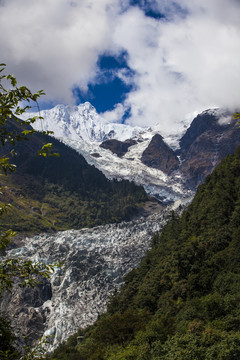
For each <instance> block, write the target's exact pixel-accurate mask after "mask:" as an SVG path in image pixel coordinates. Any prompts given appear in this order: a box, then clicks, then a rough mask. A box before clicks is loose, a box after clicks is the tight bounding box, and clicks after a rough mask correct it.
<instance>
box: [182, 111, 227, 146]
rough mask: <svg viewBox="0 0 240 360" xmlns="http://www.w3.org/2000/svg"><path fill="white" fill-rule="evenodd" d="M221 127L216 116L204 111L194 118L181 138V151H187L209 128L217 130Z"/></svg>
mask: <svg viewBox="0 0 240 360" xmlns="http://www.w3.org/2000/svg"><path fill="white" fill-rule="evenodd" d="M220 127H221V125H219V124H218V123H217V119H216V116H214V115H213V114H208V113H203V114H200V115H198V116H197V117H195V119H193V121H192V123H191V125H190V127H189V128H188V129H187V131H186V133H185V134H184V135H183V137H182V138H181V140H180V147H181V152H184V151H187V150H188V149H189V147H190V146H191V145H192V143H194V141H195V140H196V139H197V138H198V137H199V136H200V135H201V134H203V133H205V132H207V131H208V130H213V129H215V130H217V129H219V128H220Z"/></svg>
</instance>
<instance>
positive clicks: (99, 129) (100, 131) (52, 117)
mask: <svg viewBox="0 0 240 360" xmlns="http://www.w3.org/2000/svg"><path fill="white" fill-rule="evenodd" d="M27 115H28V116H32V115H33V116H34V115H35V114H33V113H30V114H29V113H28V114H27ZM41 116H42V117H43V118H44V120H43V121H42V122H41V121H40V120H38V121H37V122H36V123H35V124H34V127H35V129H37V130H42V127H43V130H51V131H54V136H55V137H56V138H67V139H69V140H75V141H81V140H84V141H86V142H90V143H91V142H103V141H104V140H107V139H112V138H114V139H117V140H121V141H124V140H126V139H128V138H131V137H133V136H135V135H137V134H138V133H139V132H140V131H142V128H140V127H132V126H129V125H125V124H115V123H109V122H108V121H106V120H105V119H103V118H102V117H101V116H100V115H99V114H98V113H97V111H96V109H95V108H94V107H93V106H92V105H91V104H90V103H89V102H85V103H83V104H79V105H77V106H71V105H56V106H55V107H54V108H52V109H49V110H43V111H41Z"/></svg>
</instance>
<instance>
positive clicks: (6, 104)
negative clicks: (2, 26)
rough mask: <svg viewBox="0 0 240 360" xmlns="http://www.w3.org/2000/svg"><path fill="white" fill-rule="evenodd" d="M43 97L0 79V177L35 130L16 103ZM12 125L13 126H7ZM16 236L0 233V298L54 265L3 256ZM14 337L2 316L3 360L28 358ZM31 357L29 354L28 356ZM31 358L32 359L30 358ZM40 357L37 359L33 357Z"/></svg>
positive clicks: (4, 207)
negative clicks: (18, 347) (20, 116)
mask: <svg viewBox="0 0 240 360" xmlns="http://www.w3.org/2000/svg"><path fill="white" fill-rule="evenodd" d="M4 70H5V64H0V73H2V74H3V72H4ZM42 94H43V92H42V91H39V92H37V93H35V94H33V93H32V92H31V91H30V90H29V89H28V88H27V87H26V86H21V87H18V86H17V80H16V78H15V77H14V76H12V75H4V74H3V75H1V76H0V144H1V157H0V176H1V177H3V176H6V175H8V174H9V173H12V172H14V171H15V169H16V165H15V164H11V163H10V159H11V158H12V157H13V156H15V155H16V147H17V143H18V142H19V141H22V140H27V139H28V136H29V135H33V134H34V133H35V131H34V130H33V129H32V128H29V125H30V124H31V123H33V122H34V121H35V120H36V118H37V117H35V118H29V119H28V120H26V121H22V120H19V119H18V117H17V116H19V115H21V114H23V113H24V112H25V111H26V110H27V109H29V108H30V106H25V107H21V106H20V105H19V104H22V103H23V102H28V103H29V102H31V101H34V102H36V103H37V99H38V98H39V96H41V95H42ZM9 124H14V125H15V126H14V127H12V126H9ZM50 148H51V146H50V145H49V144H47V145H46V146H45V147H44V145H43V146H42V148H40V152H41V151H42V155H44V154H45V153H46V151H47V152H49V149H50ZM4 191H5V189H4V188H3V187H1V193H0V195H2V196H3V193H4ZM11 207H12V205H11V204H10V203H5V202H4V201H2V202H1V206H0V216H1V217H3V216H4V215H5V214H6V213H8V211H9V209H11ZM15 235H16V232H15V231H12V230H11V229H9V228H8V227H5V231H2V232H1V233H0V297H2V296H3V294H4V291H11V289H12V287H13V285H14V284H17V285H18V286H20V287H24V286H35V285H36V284H37V283H39V279H41V278H42V277H49V276H50V274H51V272H52V271H53V270H54V266H51V265H50V266H48V265H43V264H40V263H33V262H31V261H26V260H22V259H20V258H9V257H5V250H6V248H7V246H8V245H9V243H10V242H11V239H12V237H13V236H15ZM15 339H16V337H15V336H14V334H13V329H12V327H11V324H10V321H9V319H8V318H7V317H6V315H5V314H2V315H1V316H0V358H1V359H6V360H13V359H20V358H21V359H23V360H24V358H26V359H27V358H28V355H26V356H27V357H25V356H23V357H22V355H21V354H20V352H19V351H18V350H17V349H16V344H15ZM29 354H30V353H29ZM29 356H30V355H29ZM30 358H31V359H33V358H34V356H32V357H29V359H30ZM35 358H39V359H40V357H35Z"/></svg>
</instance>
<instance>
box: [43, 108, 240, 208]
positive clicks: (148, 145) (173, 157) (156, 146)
mask: <svg viewBox="0 0 240 360" xmlns="http://www.w3.org/2000/svg"><path fill="white" fill-rule="evenodd" d="M42 115H43V116H44V120H43V124H41V122H38V123H37V124H36V127H37V129H41V128H42V126H43V128H44V130H54V131H55V136H56V137H57V138H60V139H61V140H62V141H63V142H64V143H66V144H68V145H69V146H71V147H72V148H74V149H75V150H77V151H78V152H79V153H81V154H82V155H83V156H84V158H85V159H86V160H87V162H88V163H89V164H91V165H94V166H95V167H97V168H98V169H99V170H101V171H102V172H103V173H104V174H105V175H106V176H107V177H108V178H109V179H113V178H115V179H127V180H130V181H134V182H135V183H136V184H138V185H142V186H144V188H145V190H146V191H147V193H149V194H151V195H153V196H155V197H157V198H158V199H160V200H161V201H163V202H165V203H169V202H172V201H176V200H179V199H182V200H183V201H185V200H186V201H188V199H189V197H191V196H192V195H193V193H194V192H195V191H196V188H197V186H198V185H199V184H200V183H201V182H202V181H203V180H204V179H205V177H206V176H207V175H208V174H209V173H211V172H212V170H213V169H214V167H215V166H216V165H217V164H218V163H219V162H220V161H221V159H222V158H223V157H225V156H226V155H228V154H230V153H232V152H234V151H235V149H236V147H237V146H238V145H239V144H240V129H239V128H236V126H235V123H234V121H233V120H232V119H231V116H230V115H231V114H229V113H228V112H227V111H223V110H221V109H215V110H206V111H204V112H203V113H201V114H199V115H198V116H197V117H196V118H194V119H193V121H192V123H191V124H190V126H189V127H188V125H189V120H186V121H183V122H181V123H179V126H178V128H176V129H174V130H173V132H175V134H173V133H169V134H165V138H162V135H163V134H161V133H160V131H159V129H160V126H158V125H156V126H155V127H154V129H150V128H148V129H147V128H136V127H131V126H129V125H125V124H116V123H109V122H107V121H106V120H104V119H103V118H102V117H100V116H99V115H98V114H97V113H96V110H95V109H94V108H93V107H92V106H91V105H90V104H89V103H85V104H80V105H79V106H75V107H71V106H63V105H58V106H56V107H55V108H53V109H50V110H45V111H43V112H42ZM183 130H184V131H183ZM176 132H178V133H177V134H176ZM157 139H159V141H157ZM160 139H161V141H160Z"/></svg>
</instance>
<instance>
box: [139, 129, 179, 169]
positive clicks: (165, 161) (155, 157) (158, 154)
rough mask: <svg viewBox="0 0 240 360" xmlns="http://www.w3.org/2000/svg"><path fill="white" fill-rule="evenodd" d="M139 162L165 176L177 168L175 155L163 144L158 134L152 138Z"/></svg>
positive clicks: (177, 162)
mask: <svg viewBox="0 0 240 360" xmlns="http://www.w3.org/2000/svg"><path fill="white" fill-rule="evenodd" d="M141 161H142V162H143V163H144V164H145V165H147V166H149V167H153V168H155V169H158V170H161V171H163V172H164V173H166V174H167V175H169V174H171V173H172V172H173V171H174V170H176V169H177V168H178V166H179V160H178V158H177V156H176V154H175V153H174V151H173V150H172V149H171V148H170V147H169V146H168V145H167V144H165V142H164V141H163V138H162V136H161V135H159V134H156V135H154V136H153V138H152V140H151V142H150V144H149V145H148V147H147V148H146V150H145V151H144V152H143V154H142V158H141Z"/></svg>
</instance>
